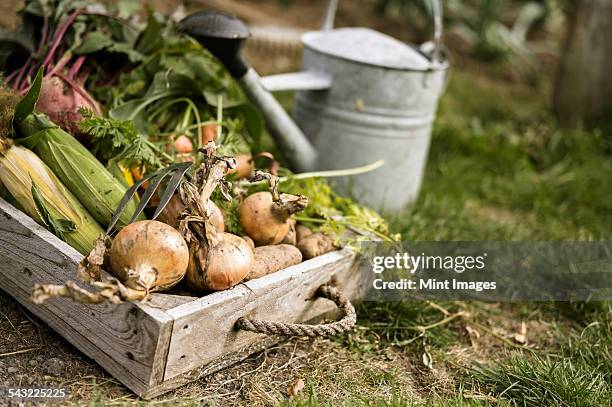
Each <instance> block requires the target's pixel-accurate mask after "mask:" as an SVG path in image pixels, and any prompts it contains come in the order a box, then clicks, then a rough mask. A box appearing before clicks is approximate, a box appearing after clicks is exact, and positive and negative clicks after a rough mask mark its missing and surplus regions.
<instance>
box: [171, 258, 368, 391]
mask: <svg viewBox="0 0 612 407" xmlns="http://www.w3.org/2000/svg"><path fill="white" fill-rule="evenodd" d="M354 260H355V255H354V253H352V252H351V251H350V250H342V251H338V252H333V253H329V254H326V255H323V256H320V257H317V258H314V259H312V260H309V261H306V262H303V263H301V264H298V265H296V266H293V267H289V268H287V269H285V270H282V271H279V272H277V273H274V274H270V275H268V276H265V277H262V278H258V279H255V280H252V281H248V282H246V283H244V284H240V285H238V286H236V287H235V288H233V289H231V290H227V291H221V292H217V293H214V294H211V295H208V296H206V297H203V298H200V299H198V300H196V301H193V302H190V303H188V304H185V305H182V306H179V307H177V308H174V309H171V310H169V311H168V314H169V315H170V316H172V317H173V318H174V326H173V333H172V340H171V342H170V349H169V352H168V360H167V362H166V373H165V375H164V381H170V380H172V379H174V378H176V381H178V382H181V381H182V380H183V379H181V378H185V377H190V376H191V375H192V374H193V373H189V372H197V371H198V369H199V368H200V367H202V366H204V367H205V366H207V365H209V364H212V365H214V364H215V363H216V362H215V361H218V360H224V359H226V358H231V357H232V355H236V354H241V352H243V350H244V349H249V348H251V347H252V348H257V347H258V346H257V343H265V342H267V341H268V340H269V338H267V337H266V335H261V334H255V333H250V332H243V331H237V330H236V329H235V328H234V323H235V322H236V320H237V319H238V318H239V317H241V316H244V315H249V316H253V317H256V318H259V319H268V320H277V321H283V322H302V321H311V320H316V319H318V318H320V317H322V316H323V315H325V314H328V313H329V312H331V311H333V310H334V309H335V305H334V304H333V303H332V302H331V301H329V300H326V299H321V298H319V299H315V298H314V296H315V292H316V290H317V288H318V287H319V286H321V285H322V284H325V283H328V282H330V281H334V282H335V283H337V284H338V285H339V286H341V287H342V289H343V291H344V292H345V293H346V294H347V295H348V296H349V297H351V298H353V297H359V295H360V293H361V292H362V290H363V282H362V281H361V276H360V273H359V272H358V271H357V270H356V265H355V264H354ZM244 357H246V355H245V356H244ZM204 369H205V370H206V368H204ZM181 375H182V376H181ZM179 376H180V377H179Z"/></svg>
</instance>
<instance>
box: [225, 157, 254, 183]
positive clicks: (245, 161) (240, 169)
mask: <svg viewBox="0 0 612 407" xmlns="http://www.w3.org/2000/svg"><path fill="white" fill-rule="evenodd" d="M235 158H236V164H237V165H236V168H234V169H232V170H229V171H228V172H227V173H228V175H229V174H236V176H237V177H238V178H241V179H242V178H248V177H250V176H251V174H252V173H253V157H252V156H251V155H250V154H237V155H236V157H235Z"/></svg>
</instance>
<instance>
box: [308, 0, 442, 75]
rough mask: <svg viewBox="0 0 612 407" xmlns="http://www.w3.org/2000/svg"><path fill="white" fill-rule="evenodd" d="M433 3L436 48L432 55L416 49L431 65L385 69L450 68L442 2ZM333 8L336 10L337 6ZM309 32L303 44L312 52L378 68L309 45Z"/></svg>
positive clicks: (432, 70)
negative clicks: (444, 38)
mask: <svg viewBox="0 0 612 407" xmlns="http://www.w3.org/2000/svg"><path fill="white" fill-rule="evenodd" d="M330 3H332V2H330ZM333 3H335V2H333ZM431 3H432V12H433V13H432V15H433V26H434V30H433V40H432V42H433V45H434V48H433V51H432V53H431V56H428V55H426V54H425V53H423V52H422V51H421V50H420V49H419V48H418V47H415V49H416V50H417V51H418V52H419V53H421V54H422V55H423V56H425V57H426V58H427V59H429V60H430V64H429V67H427V68H425V69H419V68H398V67H393V66H385V69H388V70H394V71H403V72H434V71H445V70H447V69H449V67H450V64H449V62H448V59H446V58H444V50H443V45H442V34H443V31H444V24H443V19H442V4H441V2H440V0H431ZM333 8H334V10H335V6H334V7H333ZM327 19H332V21H333V18H332V17H329V16H326V20H327ZM331 28H333V27H331V26H329V23H324V30H330V29H331ZM309 34H310V33H309V32H306V33H304V34H302V44H303V46H304V48H307V49H308V50H310V51H312V52H316V53H317V54H320V55H325V56H327V57H331V58H336V59H339V60H342V61H349V62H351V63H354V64H359V65H364V66H372V67H376V68H378V67H379V66H378V65H376V64H373V63H369V62H365V61H358V60H354V59H350V58H347V57H343V56H340V55H333V54H327V53H325V52H322V51H320V50H317V49H316V48H314V47H312V46H309V45H307V43H306V41H305V40H304V38H305V36H307V35H309Z"/></svg>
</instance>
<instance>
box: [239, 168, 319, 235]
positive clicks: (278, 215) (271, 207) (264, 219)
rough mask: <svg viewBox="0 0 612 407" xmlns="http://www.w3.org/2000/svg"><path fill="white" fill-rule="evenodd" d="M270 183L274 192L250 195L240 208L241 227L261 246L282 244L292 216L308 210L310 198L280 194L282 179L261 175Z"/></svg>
mask: <svg viewBox="0 0 612 407" xmlns="http://www.w3.org/2000/svg"><path fill="white" fill-rule="evenodd" d="M257 177H258V179H261V178H262V177H265V178H268V179H269V180H270V185H271V186H272V192H271V193H270V192H265V191H262V192H256V193H254V194H252V195H249V196H248V197H246V198H245V199H244V201H242V203H241V204H240V206H239V207H238V216H239V218H240V224H241V225H242V227H243V228H244V231H245V232H246V233H247V235H249V237H250V238H251V239H253V240H254V241H255V244H256V245H257V246H265V245H271V244H279V243H280V242H282V241H283V239H284V238H285V236H287V233H288V232H289V229H290V227H291V224H290V217H291V215H292V214H294V213H296V212H299V211H302V210H304V208H306V206H307V205H308V198H306V197H305V196H302V195H289V194H280V195H279V194H278V192H277V188H278V178H277V177H276V176H274V175H270V174H264V173H261V172H258V174H257V176H256V178H257Z"/></svg>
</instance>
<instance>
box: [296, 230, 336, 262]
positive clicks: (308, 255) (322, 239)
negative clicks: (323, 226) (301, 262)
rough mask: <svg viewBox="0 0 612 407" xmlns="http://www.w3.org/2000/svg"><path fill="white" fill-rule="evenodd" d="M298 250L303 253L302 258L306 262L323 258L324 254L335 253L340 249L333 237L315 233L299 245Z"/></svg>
mask: <svg viewBox="0 0 612 407" xmlns="http://www.w3.org/2000/svg"><path fill="white" fill-rule="evenodd" d="M297 247H298V249H300V252H302V256H303V257H304V259H305V260H308V259H312V258H313V257H317V256H321V255H322V254H325V253H329V252H333V251H334V250H337V249H338V247H337V246H336V244H335V243H334V239H333V238H332V237H331V236H328V235H325V234H323V233H321V232H317V233H313V234H311V235H309V236H307V237H305V238H303V239H302V240H300V241H299V242H298V244H297Z"/></svg>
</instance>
